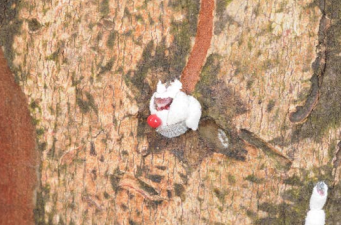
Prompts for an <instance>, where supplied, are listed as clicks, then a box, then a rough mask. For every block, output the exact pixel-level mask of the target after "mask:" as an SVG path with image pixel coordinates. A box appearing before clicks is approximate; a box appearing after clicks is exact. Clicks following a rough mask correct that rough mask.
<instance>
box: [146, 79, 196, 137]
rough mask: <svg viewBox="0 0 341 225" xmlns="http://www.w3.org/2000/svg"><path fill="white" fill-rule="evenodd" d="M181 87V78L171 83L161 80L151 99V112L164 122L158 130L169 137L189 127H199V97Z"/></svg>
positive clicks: (184, 131)
mask: <svg viewBox="0 0 341 225" xmlns="http://www.w3.org/2000/svg"><path fill="white" fill-rule="evenodd" d="M181 89H182V83H181V82H180V81H179V80H175V81H173V82H171V83H170V84H169V85H166V84H162V83H161V82H160V81H159V83H158V85H157V90H156V92H155V93H154V94H153V96H152V98H151V100H150V104H149V109H150V112H151V114H152V115H156V116H157V117H158V118H159V119H160V120H161V122H162V123H161V125H160V126H159V127H157V129H156V131H157V132H158V133H160V134H161V135H163V136H165V137H168V138H173V137H177V136H180V135H182V134H184V133H186V131H187V130H188V129H192V130H197V129H198V125H199V120H200V117H201V105H200V103H199V101H198V100H197V99H195V98H194V97H193V96H190V95H187V94H186V93H184V92H182V91H181Z"/></svg>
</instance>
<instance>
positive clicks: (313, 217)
mask: <svg viewBox="0 0 341 225" xmlns="http://www.w3.org/2000/svg"><path fill="white" fill-rule="evenodd" d="M327 196H328V186H327V184H325V183H324V182H318V183H317V184H316V186H315V187H314V189H313V193H312V195H311V197H310V204H309V207H310V210H309V211H308V213H307V217H306V218H305V225H324V224H325V223H326V214H325V212H324V210H323V206H324V204H325V203H326V201H327Z"/></svg>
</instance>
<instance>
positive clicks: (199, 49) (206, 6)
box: [181, 0, 214, 94]
mask: <svg viewBox="0 0 341 225" xmlns="http://www.w3.org/2000/svg"><path fill="white" fill-rule="evenodd" d="M213 11H214V0H201V6H200V13H199V22H198V28H197V35H196V37H195V44H194V46H193V49H192V52H191V54H190V56H189V59H188V62H187V65H186V67H185V69H184V70H183V72H182V75H181V82H182V85H183V90H184V91H185V92H186V93H188V94H189V93H192V92H193V91H194V88H195V85H196V84H197V82H198V81H199V79H200V71H201V68H202V67H203V65H204V62H205V59H206V55H207V51H208V49H209V47H210V45H211V39H212V35H213Z"/></svg>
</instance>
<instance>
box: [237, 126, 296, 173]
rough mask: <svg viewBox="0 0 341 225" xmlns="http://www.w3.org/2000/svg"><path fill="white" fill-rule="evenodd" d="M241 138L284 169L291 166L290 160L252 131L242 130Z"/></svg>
mask: <svg viewBox="0 0 341 225" xmlns="http://www.w3.org/2000/svg"><path fill="white" fill-rule="evenodd" d="M240 137H241V138H242V139H243V140H244V141H246V142H248V143H249V144H251V145H253V146H255V147H257V148H259V149H261V150H263V152H264V153H265V154H266V155H268V156H269V157H271V158H273V159H275V160H276V162H277V163H278V164H279V165H281V166H282V167H284V168H287V167H290V166H291V164H292V161H291V160H290V159H288V158H287V157H286V156H285V155H283V154H282V153H281V152H280V151H278V150H277V149H275V148H274V147H273V146H271V145H270V144H269V143H268V142H266V141H264V140H263V139H262V138H260V137H258V136H257V135H256V134H254V133H252V132H251V131H248V130H245V129H241V130H240Z"/></svg>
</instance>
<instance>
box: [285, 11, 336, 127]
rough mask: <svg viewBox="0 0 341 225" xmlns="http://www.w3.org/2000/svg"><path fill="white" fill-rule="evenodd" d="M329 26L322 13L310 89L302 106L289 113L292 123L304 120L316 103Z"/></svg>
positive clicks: (324, 64)
mask: <svg viewBox="0 0 341 225" xmlns="http://www.w3.org/2000/svg"><path fill="white" fill-rule="evenodd" d="M329 27H330V20H329V19H327V18H326V16H325V15H324V16H323V17H322V18H321V21H320V31H319V36H320V37H319V42H320V43H319V45H318V51H319V53H318V57H317V58H316V60H315V62H314V63H313V67H314V75H313V76H312V77H311V79H310V81H311V91H310V94H309V96H308V97H307V100H306V102H305V104H304V106H297V107H296V111H295V112H292V113H290V115H289V119H290V121H291V122H293V123H302V122H304V121H305V120H306V119H307V117H308V116H309V115H310V113H311V112H312V111H313V109H314V108H315V106H316V104H317V103H318V99H319V96H320V89H321V85H322V81H323V76H324V73H325V71H326V61H327V60H326V45H327V31H328V29H329Z"/></svg>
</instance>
